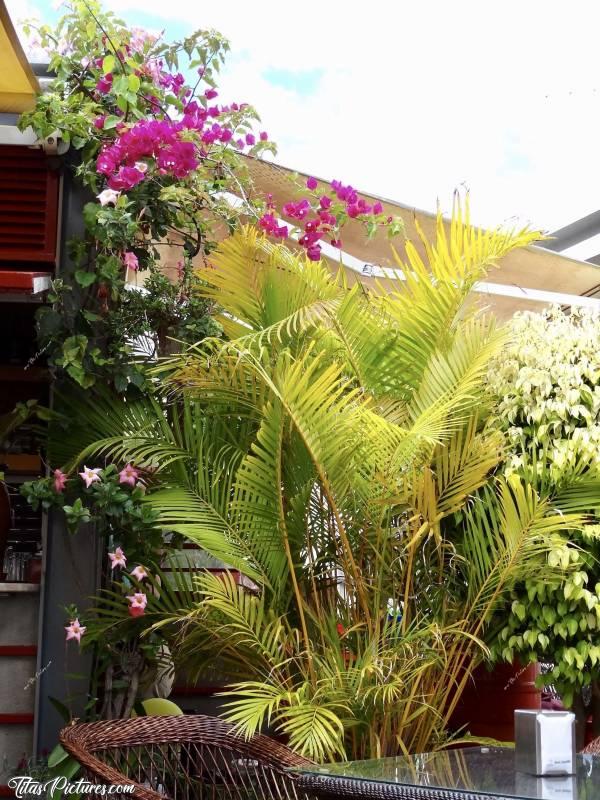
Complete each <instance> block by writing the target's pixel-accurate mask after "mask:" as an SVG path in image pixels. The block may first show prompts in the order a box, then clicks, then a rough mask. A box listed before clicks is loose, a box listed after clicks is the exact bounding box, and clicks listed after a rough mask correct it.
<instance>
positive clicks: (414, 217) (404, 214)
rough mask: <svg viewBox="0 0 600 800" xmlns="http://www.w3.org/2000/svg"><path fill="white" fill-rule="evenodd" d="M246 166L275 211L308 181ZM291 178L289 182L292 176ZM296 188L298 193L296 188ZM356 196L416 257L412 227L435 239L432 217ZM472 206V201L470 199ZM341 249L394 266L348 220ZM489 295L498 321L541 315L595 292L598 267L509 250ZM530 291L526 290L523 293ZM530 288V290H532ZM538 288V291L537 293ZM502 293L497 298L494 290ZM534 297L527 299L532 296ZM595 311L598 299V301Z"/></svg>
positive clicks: (383, 239)
mask: <svg viewBox="0 0 600 800" xmlns="http://www.w3.org/2000/svg"><path fill="white" fill-rule="evenodd" d="M247 165H248V169H249V172H250V176H251V179H252V183H253V187H254V189H253V190H254V191H255V192H256V193H257V195H262V196H265V195H267V194H271V195H272V196H273V200H274V203H275V206H276V208H278V209H281V207H282V205H283V204H284V203H285V202H286V201H288V200H290V199H294V197H295V196H297V195H295V192H297V191H298V190H297V189H295V186H296V184H297V183H298V184H300V187H302V186H303V185H304V184H305V181H306V178H307V177H308V176H307V175H305V174H302V173H295V172H293V171H292V170H290V169H287V168H285V167H281V166H279V165H276V164H273V163H271V162H267V161H262V160H258V159H250V158H249V159H247ZM295 176H296V177H297V180H296V181H295V180H294V178H295ZM320 183H321V184H322V186H323V188H324V189H328V188H329V184H328V182H325V181H320ZM300 190H301V189H300ZM360 194H361V195H362V196H363V197H364V198H365V199H366V200H368V201H369V202H374V201H376V200H379V201H380V202H381V203H382V204H383V208H384V211H385V213H387V214H389V215H392V216H398V217H401V218H402V221H403V222H404V227H405V232H406V238H407V239H410V240H411V241H412V242H413V244H415V245H417V248H418V249H420V251H421V254H422V255H423V256H424V253H423V250H422V248H420V245H419V237H418V233H417V223H418V225H419V226H420V228H421V229H422V230H423V232H424V234H425V236H426V237H427V238H428V239H434V237H435V224H436V216H435V214H431V213H429V212H426V211H420V210H418V209H415V208H410V207H409V206H406V205H403V204H401V203H398V202H396V201H392V200H387V199H385V198H381V197H377V196H376V195H373V194H369V193H368V192H362V191H361V192H360ZM472 202H473V205H475V204H476V198H472ZM342 239H343V249H344V252H345V253H348V254H350V255H351V256H353V257H354V258H355V259H358V260H359V261H360V262H362V263H363V264H368V265H369V264H370V265H374V266H376V267H384V268H385V267H388V268H389V267H394V266H396V263H395V261H394V256H393V253H392V248H391V244H390V240H389V239H388V238H387V236H386V235H385V234H384V233H378V234H377V235H376V236H375V237H374V238H373V239H371V240H367V238H366V235H365V230H364V227H363V226H362V225H361V224H360V223H359V222H356V221H355V220H351V221H350V222H349V223H348V224H347V225H346V226H345V228H344V231H343V235H342ZM393 244H394V247H395V249H396V251H397V252H398V254H399V256H400V258H401V259H404V255H405V253H404V245H403V237H402V236H399V237H397V238H396V239H394V242H393ZM330 263H331V265H332V268H334V269H338V268H340V266H339V263H335V262H333V261H330ZM343 268H344V269H345V271H346V272H347V274H348V280H349V281H350V282H354V281H356V280H360V281H361V282H363V283H364V284H366V285H369V284H370V283H372V281H373V278H371V277H369V276H368V275H363V274H361V273H360V271H359V272H356V271H354V270H353V269H349V268H348V267H346V266H345V267H343ZM487 283H488V284H491V285H490V286H489V289H490V291H489V292H486V290H485V287H483V288H482V287H480V289H479V292H478V293H477V297H476V298H474V300H475V299H476V300H477V301H478V302H479V303H482V304H483V305H485V306H487V307H489V308H491V309H493V310H494V311H495V313H496V315H497V316H498V317H499V318H501V319H507V318H508V317H510V316H512V314H514V313H515V312H516V311H520V310H532V311H541V310H542V309H543V308H544V306H545V305H550V304H551V303H552V302H560V303H561V304H562V305H568V304H569V303H568V302H563V300H564V298H559V297H558V295H579V296H582V295H585V296H591V295H594V294H595V293H596V292H597V291H599V290H600V267H598V266H596V265H594V264H589V263H587V262H582V261H577V260H575V259H572V258H568V257H566V256H562V255H560V254H559V253H555V252H553V251H551V250H546V249H545V248H544V247H541V246H540V247H538V246H532V247H524V248H521V249H519V250H515V251H513V252H511V253H509V254H508V255H507V256H505V257H504V258H503V259H502V260H501V261H500V262H499V264H498V266H497V267H496V268H494V269H492V270H491V271H490V273H489V275H488V277H487ZM527 290H530V291H527ZM532 290H533V291H532ZM537 290H542V292H541V293H540V292H537ZM498 291H500V292H502V291H504V292H506V294H497V293H495V292H498ZM543 292H548V293H556V294H557V298H554V297H549V298H548V299H547V301H546V302H544V300H543V299H541V300H540V299H539V298H540V297H542V298H543V294H542V293H543ZM536 297H537V299H533V298H536ZM598 308H599V310H600V301H598Z"/></svg>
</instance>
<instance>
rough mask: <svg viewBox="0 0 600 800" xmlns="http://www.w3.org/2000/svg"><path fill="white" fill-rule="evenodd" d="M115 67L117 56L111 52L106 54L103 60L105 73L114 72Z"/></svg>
mask: <svg viewBox="0 0 600 800" xmlns="http://www.w3.org/2000/svg"><path fill="white" fill-rule="evenodd" d="M114 68H115V57H114V56H113V55H112V53H109V55H107V56H104V61H103V62H102V69H103V71H104V74H105V75H107V74H108V73H109V72H112V71H113V69H114Z"/></svg>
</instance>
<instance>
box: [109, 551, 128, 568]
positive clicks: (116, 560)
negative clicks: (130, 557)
mask: <svg viewBox="0 0 600 800" xmlns="http://www.w3.org/2000/svg"><path fill="white" fill-rule="evenodd" d="M108 557H109V559H110V568H111V569H116V568H117V567H126V566H127V556H126V555H125V553H124V552H123V550H122V549H121V548H120V547H116V548H115V552H114V553H109V554H108Z"/></svg>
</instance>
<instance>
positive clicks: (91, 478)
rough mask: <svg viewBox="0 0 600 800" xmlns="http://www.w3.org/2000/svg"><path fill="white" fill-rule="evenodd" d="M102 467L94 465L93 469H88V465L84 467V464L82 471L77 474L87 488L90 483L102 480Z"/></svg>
mask: <svg viewBox="0 0 600 800" xmlns="http://www.w3.org/2000/svg"><path fill="white" fill-rule="evenodd" d="M101 472H102V469H101V468H100V467H94V469H90V467H86V466H85V465H84V467H83V472H80V473H79V475H80V477H81V480H82V481H83V482H84V483H85V485H86V486H87V488H88V489H89V488H90V486H91V485H92V483H97V481H100V480H102V478H101V477H100V474H101Z"/></svg>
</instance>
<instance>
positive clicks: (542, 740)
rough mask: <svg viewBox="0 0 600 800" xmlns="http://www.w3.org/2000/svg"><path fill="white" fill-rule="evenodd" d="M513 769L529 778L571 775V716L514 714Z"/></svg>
mask: <svg viewBox="0 0 600 800" xmlns="http://www.w3.org/2000/svg"><path fill="white" fill-rule="evenodd" d="M515 768H516V769H517V770H518V771H519V772H525V773H527V774H529V775H574V774H575V715H574V714H572V713H571V712H570V711H515Z"/></svg>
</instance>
